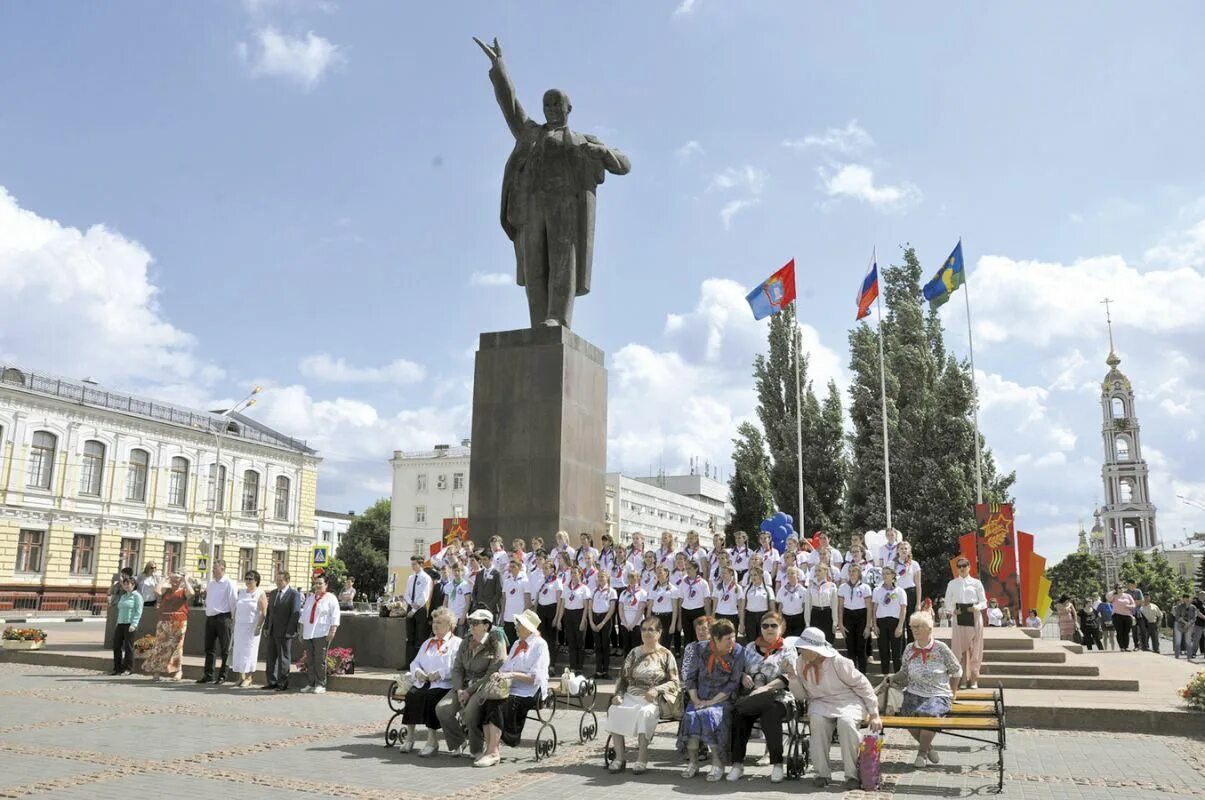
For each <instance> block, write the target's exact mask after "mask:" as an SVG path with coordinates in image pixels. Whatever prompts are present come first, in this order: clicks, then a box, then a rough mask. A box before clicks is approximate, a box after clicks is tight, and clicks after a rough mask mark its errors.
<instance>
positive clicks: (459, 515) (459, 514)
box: [452, 505, 464, 519]
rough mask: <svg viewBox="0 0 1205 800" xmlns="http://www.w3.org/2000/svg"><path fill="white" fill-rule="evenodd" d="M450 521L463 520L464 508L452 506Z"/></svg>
mask: <svg viewBox="0 0 1205 800" xmlns="http://www.w3.org/2000/svg"><path fill="white" fill-rule="evenodd" d="M452 519H464V506H462V505H454V506H452Z"/></svg>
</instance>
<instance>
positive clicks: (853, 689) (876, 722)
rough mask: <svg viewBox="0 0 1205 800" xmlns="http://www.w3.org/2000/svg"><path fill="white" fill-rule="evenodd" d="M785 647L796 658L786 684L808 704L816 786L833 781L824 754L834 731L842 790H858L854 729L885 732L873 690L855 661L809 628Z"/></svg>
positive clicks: (797, 696) (856, 749)
mask: <svg viewBox="0 0 1205 800" xmlns="http://www.w3.org/2000/svg"><path fill="white" fill-rule="evenodd" d="M787 644H788V645H789V646H792V647H794V648H795V649H796V650H797V651H798V653H799V657H798V658H797V659H796V660H795V670H794V672H793V673H791V675H790V676H789V679H788V685H789V686H790V689H791V693H792V694H794V695H795V697H796V698H798V699H800V700H806V701H807V703H808V727H809V728H810V731H811V735H810V736H809V737H808V739H809V752H810V754H811V759H812V765H813V766H814V767H815V769H816V785H817V786H819V787H824V786H827V785H828V784H829V783H830V782H831V780H832V771H831V769H830V767H829V763H828V751H829V743H830V742H831V741H832V738H833V727H834V726H835V727H836V729H837V739H838V741H840V743H841V760H842V762H843V765H844V768H845V785H846V788H857V787H858V786H859V785H860V783H859V780H858V744H859V738H860V737H859V735H858V728H859V727H860V726H862V725H863V724H865V725H866V726H867V727H869V728H870V730H871V731H874V732H878V731H880V730H882V727H883V723H882V721H881V720H880V719H879V703H878V698H876V697H875V693H874V687H873V686H871V685H870V681H868V680H867V679H866V676H865V675H863V674H862V673H860V672H858V668H857V667H855V666H854V662H853V661H851V660H850V659H848V658H846V657H845V656H843V655H840V654H839V653H838V652H837V651H836V650H835V649H833V646H832V645H831V644H829V643H828V641H827V640H826V639H825V637H824V631H822V630H820V629H819V628H808V629H807V630H805V631H804V632H803V633H802V634H800V635H799V636H798V637H796V638H794V639H789V640H787Z"/></svg>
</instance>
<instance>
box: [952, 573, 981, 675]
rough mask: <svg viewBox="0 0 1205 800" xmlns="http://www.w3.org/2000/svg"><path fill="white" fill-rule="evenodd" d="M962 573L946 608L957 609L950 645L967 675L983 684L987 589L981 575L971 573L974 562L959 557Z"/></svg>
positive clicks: (956, 580)
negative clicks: (980, 671) (975, 575)
mask: <svg viewBox="0 0 1205 800" xmlns="http://www.w3.org/2000/svg"><path fill="white" fill-rule="evenodd" d="M955 566H957V567H958V577H957V578H955V579H954V580H952V581H950V583H949V585H948V586H946V608H947V609H949V610H951V611H953V612H954V619H953V622H954V627H953V632H952V634H951V637H950V649H951V650H953V651H954V655H955V656H956V657H957V658H958V663H959V664H960V665H961V666H962V675H963V679H964V680H965V681H966V682H967V685H969V686H970V688H972V689H978V688H979V665H980V664H981V663H982V662H983V612H984V611H985V610H986V609H987V593H986V592H985V591H984V590H983V584H982V583H981V582H980V581H979V579H978V578H972V577H971V562H970V561H968V560H967V559H966V558H964V557H959V559H958V561H957V562H955Z"/></svg>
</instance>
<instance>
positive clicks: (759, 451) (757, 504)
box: [725, 422, 774, 534]
mask: <svg viewBox="0 0 1205 800" xmlns="http://www.w3.org/2000/svg"><path fill="white" fill-rule="evenodd" d="M736 432H737V438H735V439H733V440H732V444H733V451H732V463H733V466H734V469H733V472H732V477H731V478H729V479H728V488H729V491H730V492H731V497H732V507H733V513H732V519H731V520H730V521H729V523H728V527H727V528H726V530H725V533H728V534H731V533H732V532H733V531H738V530H743V531H745V532H747V533H751V532H753V531H756V530H757V529H758V526H759V525H761V523H762V520H764V519H766V518H767V517H769V516H770V515H771V514H772V513H773V511H774V488H773V486H772V485H771V482H770V457H769V456H768V455H766V441H765V438H764V437H763V436H762V433H761V430H759V429H758V427H757V426H756V425H754V424H753V423H752V422H742V423H741V424H740V426H739V427H738V428H737V429H736Z"/></svg>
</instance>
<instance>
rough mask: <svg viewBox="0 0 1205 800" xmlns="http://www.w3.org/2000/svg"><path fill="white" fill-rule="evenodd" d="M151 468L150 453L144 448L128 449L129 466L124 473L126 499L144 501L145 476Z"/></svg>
mask: <svg viewBox="0 0 1205 800" xmlns="http://www.w3.org/2000/svg"><path fill="white" fill-rule="evenodd" d="M150 468H151V454H150V453H148V452H147V451H145V450H131V451H130V468H129V470H128V472H127V473H126V500H129V501H131V502H134V503H145V502H146V477H147V473H148V472H149V471H150Z"/></svg>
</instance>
